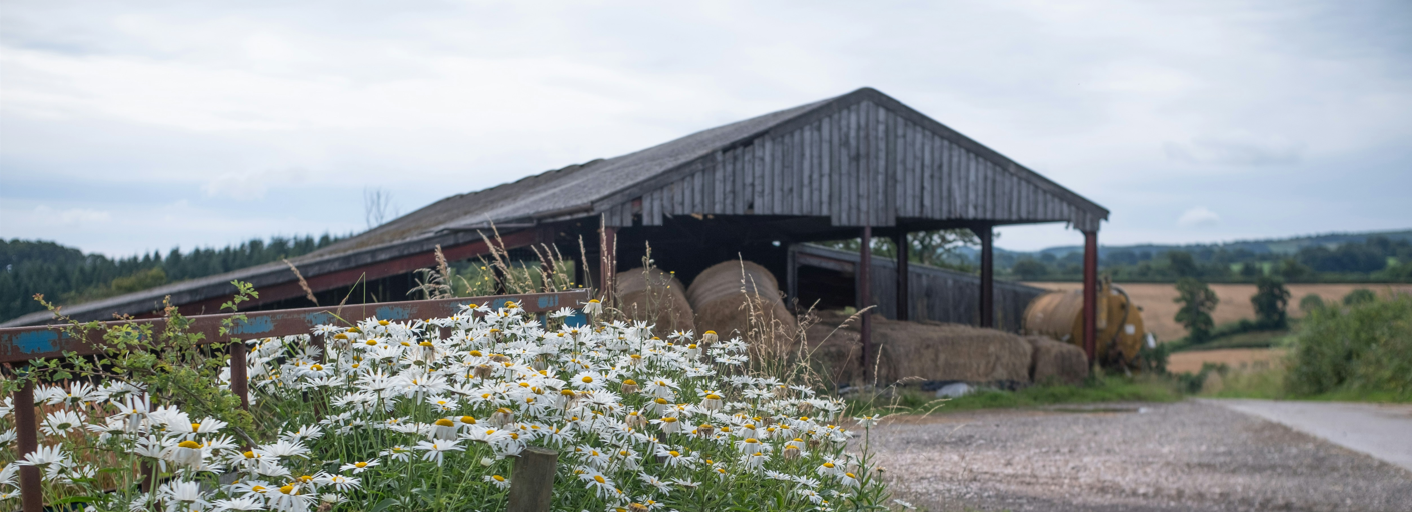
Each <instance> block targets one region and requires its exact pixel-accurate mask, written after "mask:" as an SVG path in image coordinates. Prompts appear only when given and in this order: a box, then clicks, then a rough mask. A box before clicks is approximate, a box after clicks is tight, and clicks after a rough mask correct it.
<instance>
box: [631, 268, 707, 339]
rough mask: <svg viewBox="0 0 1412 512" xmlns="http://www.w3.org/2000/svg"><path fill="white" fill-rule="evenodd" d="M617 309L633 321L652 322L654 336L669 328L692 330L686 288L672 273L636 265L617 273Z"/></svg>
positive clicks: (693, 320) (693, 325) (670, 330)
mask: <svg viewBox="0 0 1412 512" xmlns="http://www.w3.org/2000/svg"><path fill="white" fill-rule="evenodd" d="M617 282H618V284H617V286H616V287H615V291H616V293H617V298H618V308H619V309H621V310H622V311H623V313H624V314H626V315H627V316H628V318H631V319H633V320H643V321H646V322H647V323H650V324H653V325H654V326H655V327H654V328H653V331H654V332H655V334H657V335H658V336H661V335H664V334H667V333H670V332H672V331H695V330H696V322H695V318H694V316H695V315H694V314H693V313H692V311H691V304H689V303H687V301H686V295H685V292H686V287H685V286H682V284H681V281H678V280H677V278H676V277H675V276H673V275H672V274H670V273H667V272H664V271H662V270H661V269H658V268H655V267H654V268H650V269H648V268H642V267H638V268H635V269H632V270H625V271H623V272H619V273H618V274H617Z"/></svg>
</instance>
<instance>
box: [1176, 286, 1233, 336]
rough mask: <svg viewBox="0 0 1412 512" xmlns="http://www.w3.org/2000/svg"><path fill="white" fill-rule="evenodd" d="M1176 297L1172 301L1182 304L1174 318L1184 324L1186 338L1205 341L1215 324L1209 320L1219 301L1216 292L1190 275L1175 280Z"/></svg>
mask: <svg viewBox="0 0 1412 512" xmlns="http://www.w3.org/2000/svg"><path fill="white" fill-rule="evenodd" d="M1177 294H1178V297H1177V298H1176V299H1173V302H1176V303H1179V304H1181V305H1182V307H1181V309H1180V310H1178V311H1177V317H1176V320H1177V322H1178V323H1180V324H1182V325H1184V326H1186V330H1187V339H1188V340H1191V341H1192V342H1193V343H1205V342H1207V341H1209V340H1210V339H1211V331H1212V330H1213V329H1215V327H1216V325H1215V323H1214V322H1212V320H1211V312H1212V311H1215V310H1216V304H1219V303H1220V302H1221V299H1220V298H1219V297H1216V292H1213V291H1211V288H1210V287H1209V286H1206V283H1203V282H1201V281H1197V280H1196V279H1192V278H1190V277H1184V278H1181V279H1178V280H1177Z"/></svg>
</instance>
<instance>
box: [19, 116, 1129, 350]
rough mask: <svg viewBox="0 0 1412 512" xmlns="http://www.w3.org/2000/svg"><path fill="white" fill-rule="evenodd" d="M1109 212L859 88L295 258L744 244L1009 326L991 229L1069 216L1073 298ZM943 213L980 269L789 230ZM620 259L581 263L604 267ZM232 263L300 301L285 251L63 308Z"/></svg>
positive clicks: (400, 263) (349, 272)
mask: <svg viewBox="0 0 1412 512" xmlns="http://www.w3.org/2000/svg"><path fill="white" fill-rule="evenodd" d="M1107 218H1108V211H1107V210H1106V209H1104V208H1103V207H1101V206H1099V205H1097V204H1095V203H1093V202H1092V201H1089V200H1087V199H1085V198H1083V197H1081V196H1079V195H1078V194H1076V193H1074V192H1072V191H1070V190H1068V189H1066V188H1064V187H1062V186H1060V185H1058V184H1056V183H1054V182H1052V181H1050V180H1048V179H1046V178H1045V177H1043V176H1041V175H1039V174H1038V173H1036V172H1034V171H1032V170H1030V169H1028V168H1026V167H1024V166H1022V165H1020V164H1018V163H1016V162H1014V161H1012V160H1010V159H1009V158H1007V157H1005V156H1004V155H1001V154H1000V153H998V152H996V151H994V150H992V149H990V148H988V147H986V146H983V145H981V144H980V143H978V142H976V141H974V140H972V139H970V138H968V137H966V136H964V135H962V134H960V133H958V132H956V131H955V130H952V129H951V128H948V127H947V126H946V125H943V124H941V123H940V122H937V121H936V120H933V119H931V118H929V117H927V116H925V115H923V114H922V113H920V112H917V111H916V110H913V109H912V108H910V107H908V106H906V105H904V104H902V103H901V102H899V101H897V100H895V99H893V98H892V97H889V96H887V95H885V94H883V93H881V92H878V91H876V90H874V89H871V88H863V89H859V90H857V91H853V92H851V93H848V94H845V95H842V96H838V97H834V98H829V99H825V100H822V101H818V102H814V103H810V104H807V105H802V106H798V107H795V108H791V109H788V110H782V111H779V112H774V113H770V114H766V115H763V116H759V117H756V118H753V119H747V120H744V121H739V122H736V123H732V124H729V125H725V126H721V127H717V128H712V129H708V130H704V131H701V132H697V133H694V134H691V135H687V136H685V137H682V138H679V139H676V140H673V141H670V142H666V143H663V144H660V145H658V146H654V147H651V148H647V149H644V150H641V151H638V152H635V153H630V154H627V155H622V156H618V157H614V158H608V159H601V160H593V161H590V162H586V163H582V164H577V165H570V166H568V167H564V168H562V169H558V170H553V171H548V172H544V173H541V174H537V175H534V176H530V177H527V178H524V179H521V180H519V181H515V182H513V183H507V184H503V185H499V186H495V187H491V188H488V189H485V190H480V191H475V192H469V193H465V194H460V195H456V196H452V197H448V198H445V199H442V200H440V201H437V202H436V203H433V204H431V205H428V206H426V207H424V208H421V209H419V210H417V211H414V212H412V213H409V214H406V215H404V216H402V217H400V218H397V219H395V220H393V221H391V222H388V223H387V224H384V225H382V226H379V227H377V228H374V229H372V230H369V231H368V232H365V233H363V234H360V235H358V236H355V237H353V238H350V239H348V240H345V241H343V242H340V243H338V244H335V245H333V246H330V247H327V248H324V249H322V250H320V251H318V252H315V253H312V254H309V255H306V256H303V257H300V258H296V259H294V260H292V263H293V264H294V265H296V266H297V267H298V269H299V271H300V272H301V273H302V274H303V276H304V278H306V281H307V284H308V286H309V287H310V288H311V289H312V290H313V292H314V293H315V295H316V297H317V298H318V299H319V300H320V301H328V302H326V303H337V302H338V301H339V300H340V299H341V298H342V297H344V296H345V294H346V293H347V292H348V290H350V288H351V287H352V286H353V285H354V284H355V283H358V284H360V285H363V286H365V287H366V289H372V290H375V293H374V294H373V297H376V298H378V299H379V300H397V299H402V298H406V297H407V295H406V292H407V291H408V290H410V289H411V288H412V286H414V283H413V280H412V277H411V273H412V272H413V271H415V270H416V269H419V268H426V267H430V266H433V265H434V261H433V256H432V251H433V248H434V247H436V246H438V245H439V246H441V247H442V249H443V251H444V253H445V255H446V256H447V258H448V259H451V260H458V259H467V258H474V257H477V256H480V255H484V254H486V252H487V245H486V241H485V240H483V239H482V235H481V233H483V232H486V231H487V230H488V228H490V227H491V225H492V223H493V224H494V226H495V227H496V228H497V229H498V231H499V233H500V236H501V239H502V240H503V243H504V244H505V246H507V247H509V248H520V249H522V250H523V251H522V252H521V253H520V254H521V255H531V254H532V253H530V252H528V248H529V247H530V246H532V245H537V244H553V245H555V246H557V247H559V248H560V249H561V251H562V252H563V253H565V254H572V255H578V254H579V243H580V240H581V239H582V240H584V241H586V248H587V250H588V254H587V258H586V260H587V261H591V262H598V261H600V260H602V259H606V260H611V261H616V262H617V264H616V265H617V267H622V269H625V268H629V267H635V266H638V265H639V263H638V262H639V261H640V259H641V257H642V256H643V253H644V250H645V249H644V247H645V244H646V243H649V242H650V244H651V247H652V254H653V258H654V259H655V261H656V263H657V265H658V266H659V267H662V268H665V269H671V270H674V271H676V273H677V276H678V277H680V278H681V279H682V281H684V282H690V279H691V278H692V277H693V276H695V275H696V274H697V273H699V272H700V271H701V270H703V269H705V268H706V267H708V266H710V265H712V264H715V263H719V262H721V261H726V260H730V259H735V258H745V259H747V260H752V261H755V262H757V263H760V264H762V265H764V266H765V267H767V268H768V269H770V270H771V271H772V272H773V273H774V274H775V275H776V276H778V277H780V278H781V280H782V281H787V282H788V283H789V285H788V288H789V290H788V292H789V293H790V294H791V295H792V296H798V297H799V298H800V299H801V300H802V301H807V300H809V299H811V297H808V296H801V294H805V293H816V292H813V291H810V288H809V287H807V286H806V287H803V288H800V287H799V286H798V283H797V280H796V277H797V276H798V275H799V269H800V268H804V267H808V268H811V269H815V268H824V269H826V270H827V269H828V267H827V266H824V267H820V265H821V264H823V263H827V262H826V261H825V260H829V261H832V262H833V265H834V267H836V268H835V270H837V271H839V272H843V270H838V269H840V268H843V267H845V266H846V267H849V270H847V272H850V273H851V275H852V276H853V277H852V279H853V283H854V284H853V286H854V289H853V290H846V291H845V290H834V291H832V292H818V293H832V294H833V295H838V294H839V293H843V294H852V296H854V297H856V299H855V301H856V304H855V305H856V306H860V307H861V306H865V305H879V306H881V307H880V309H879V310H878V312H879V313H880V314H884V315H887V316H889V317H893V318H900V319H907V318H929V319H936V320H944V321H960V322H965V323H974V324H977V325H981V326H995V325H997V311H999V312H1000V313H999V315H1000V320H1001V321H1003V323H1004V324H1005V325H1004V327H1006V328H1011V329H1013V328H1015V327H1016V324H1015V323H1014V322H1017V321H1018V319H1019V315H1018V314H1017V313H1016V311H1017V309H1016V308H1020V309H1019V310H1018V311H1023V304H1022V302H1027V301H1026V300H1025V299H1024V297H1025V296H1026V295H1025V294H1027V293H1033V292H1032V290H1033V289H1030V288H1028V287H1022V286H1018V285H1011V284H1000V285H997V284H996V283H995V282H994V279H993V276H992V275H993V272H992V270H993V260H992V258H991V257H990V255H991V243H990V242H991V232H992V229H993V228H994V227H995V226H1000V225H1010V224H1031V223H1050V222H1063V223H1067V225H1068V226H1069V227H1070V228H1072V229H1075V230H1078V231H1080V232H1082V233H1083V234H1084V237H1085V244H1086V245H1085V246H1086V252H1085V260H1084V261H1085V267H1084V276H1085V294H1086V297H1085V299H1086V301H1088V302H1087V303H1088V304H1092V301H1093V300H1094V296H1095V295H1094V293H1095V281H1096V266H1097V233H1098V229H1099V227H1100V223H1101V222H1102V221H1103V220H1105V219H1107ZM943 228H967V229H970V230H972V231H974V232H975V233H977V234H978V235H979V237H980V238H981V240H982V251H981V255H982V257H981V272H980V275H979V276H966V275H953V274H950V273H946V272H944V271H939V270H937V269H920V270H919V269H909V268H908V267H909V265H908V263H907V259H906V254H905V251H902V254H900V255H899V256H898V258H897V260H896V261H888V262H874V261H872V257H871V255H870V254H869V253H867V252H866V251H864V252H862V253H861V254H856V255H851V256H850V257H843V256H842V255H839V254H836V253H831V252H827V251H826V250H822V249H819V248H813V247H809V246H806V245H800V244H804V243H806V242H811V241H822V240H840V239H848V238H859V237H862V238H863V239H864V240H865V241H867V240H871V238H872V237H875V236H884V237H893V238H894V239H896V238H899V237H904V236H905V235H906V233H909V232H914V231H923V230H933V229H943ZM600 237H602V238H604V239H607V240H609V241H610V243H608V244H607V247H609V248H610V249H609V250H610V251H616V254H612V255H610V256H615V258H600V256H602V255H601V254H599V244H598V243H596V242H597V241H598V240H599V239H600ZM864 246H865V247H866V244H864ZM899 246H900V247H904V248H905V247H906V244H899ZM514 254H516V253H515V252H513V251H512V255H514ZM821 262H822V263H821ZM801 265H802V267H801ZM617 267H615V266H610V265H606V264H605V265H603V266H602V268H592V269H588V270H589V271H590V272H589V273H590V274H592V275H593V276H594V279H595V281H597V282H599V283H601V282H602V279H603V276H605V275H607V276H609V278H610V279H611V276H612V274H613V273H614V272H616V271H618V270H620V268H617ZM934 270H935V271H934ZM806 272H807V271H806ZM909 276H910V277H909ZM233 279H239V280H243V281H248V282H251V283H253V284H254V285H255V287H256V289H257V290H259V292H260V299H259V301H258V302H257V303H256V304H254V305H253V306H255V307H257V308H264V309H274V308H289V307H304V306H310V305H312V304H310V302H309V300H308V299H307V298H305V295H306V293H305V291H304V289H303V287H301V285H300V284H299V282H298V280H297V278H296V276H295V275H294V273H293V272H292V271H291V270H290V268H289V267H288V266H286V265H285V264H283V263H273V264H268V265H262V266H257V267H251V268H247V269H243V270H239V271H236V272H231V273H227V274H223V275H217V276H210V277H206V278H201V279H194V280H190V281H185V282H180V283H173V284H168V285H166V286H162V287H159V288H155V289H151V290H146V291H142V292H137V293H132V294H127V295H123V296H118V297H113V298H109V299H105V300H100V301H96V302H92V303H86V304H78V305H73V306H69V307H66V308H65V310H64V311H65V312H66V313H67V314H70V315H72V316H73V317H74V318H76V319H79V320H90V319H110V318H112V315H114V314H127V315H137V316H142V315H150V314H153V313H154V312H155V311H157V310H159V308H160V305H161V302H162V299H163V297H167V296H170V297H171V301H172V303H173V304H174V305H177V306H179V307H180V308H181V310H182V312H184V313H187V314H199V313H202V312H207V313H210V312H215V311H217V309H218V307H219V304H220V303H221V302H223V301H225V300H228V298H229V296H230V294H231V293H232V292H233V287H232V286H231V285H230V284H229V282H230V281H231V280H233ZM845 285H846V283H845ZM997 290H998V293H999V297H1000V300H999V301H998V303H999V304H998V305H999V306H1000V307H997ZM879 293H881V295H880V294H879ZM813 298H818V297H813ZM1088 311H1093V308H1092V307H1090V308H1088ZM49 321H52V318H51V317H50V315H49V314H48V313H36V314H31V315H27V316H24V317H21V318H18V319H15V320H12V321H10V322H7V323H6V324H5V325H6V326H18V325H34V324H42V323H45V322H49ZM864 321H865V325H866V322H867V319H866V317H865V319H864ZM1093 322H1094V319H1093V318H1092V316H1089V317H1088V318H1086V319H1085V326H1086V328H1087V330H1086V331H1085V332H1086V333H1088V334H1087V335H1086V340H1087V342H1088V347H1089V350H1090V354H1092V340H1093V335H1092V332H1093V325H1094V323H1093ZM864 332H865V333H866V332H867V330H866V328H865V329H864ZM865 338H866V334H865Z"/></svg>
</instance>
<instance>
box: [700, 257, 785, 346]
mask: <svg viewBox="0 0 1412 512" xmlns="http://www.w3.org/2000/svg"><path fill="white" fill-rule="evenodd" d="M742 281H744V282H743V283H742ZM779 286H780V285H779V281H777V280H776V279H775V276H774V274H771V273H770V271H769V270H768V269H766V268H765V267H762V266H760V265H759V264H756V263H754V262H750V261H745V262H742V261H739V260H732V261H726V262H723V263H718V264H716V265H713V266H711V267H710V268H707V269H706V270H704V271H702V272H701V274H700V275H698V276H696V279H693V280H692V281H691V286H690V287H689V288H687V290H686V299H687V302H688V303H689V304H691V309H692V310H693V311H695V312H696V327H697V329H700V330H701V332H705V331H708V330H710V331H716V334H718V335H719V336H720V337H721V339H728V338H731V337H733V336H740V337H743V338H744V337H747V336H749V334H750V329H751V322H750V320H751V318H750V315H751V313H750V312H751V311H752V310H753V311H754V312H755V315H756V318H755V320H756V322H757V324H756V325H757V326H760V327H766V328H769V329H771V330H773V331H775V332H772V333H757V334H756V336H766V335H768V336H769V337H770V338H771V339H775V340H780V339H790V338H792V337H793V334H794V331H795V329H797V328H798V327H797V324H796V323H795V319H794V315H793V314H790V312H789V309H788V308H786V307H785V305H784V301H783V300H782V299H781V294H780V291H779ZM752 302H753V304H750V303H752Z"/></svg>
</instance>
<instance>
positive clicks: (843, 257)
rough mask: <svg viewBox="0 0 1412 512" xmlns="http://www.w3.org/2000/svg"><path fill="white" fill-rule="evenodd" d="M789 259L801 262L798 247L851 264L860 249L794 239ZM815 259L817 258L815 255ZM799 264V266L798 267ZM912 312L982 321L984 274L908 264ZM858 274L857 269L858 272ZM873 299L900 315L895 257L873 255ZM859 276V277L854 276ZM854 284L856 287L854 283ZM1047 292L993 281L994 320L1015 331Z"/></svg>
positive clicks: (918, 316) (841, 265) (881, 309)
mask: <svg viewBox="0 0 1412 512" xmlns="http://www.w3.org/2000/svg"><path fill="white" fill-rule="evenodd" d="M790 252H791V257H790V258H789V261H790V265H797V264H809V263H799V262H800V261H801V259H800V258H798V257H796V256H794V255H795V254H797V253H805V254H808V255H811V256H816V257H820V258H826V259H829V260H833V261H834V262H837V263H838V266H832V265H829V266H826V265H819V266H820V267H823V268H830V269H833V270H843V269H847V270H850V271H851V270H853V269H855V268H856V265H857V264H858V253H856V252H851V251H839V250H834V249H827V248H823V247H819V246H816V245H808V244H796V245H794V246H791V247H790ZM816 261H817V260H816ZM796 268H797V267H796ZM907 268H908V270H909V272H908V274H909V281H908V282H907V295H908V297H909V299H908V303H909V306H910V309H911V311H910V315H909V318H911V319H913V320H935V321H938V322H949V323H958V324H967V325H977V324H978V323H979V322H980V301H979V299H978V297H980V281H981V279H980V277H979V276H974V275H971V274H966V273H963V272H956V271H954V270H946V269H941V268H936V267H930V266H926V265H920V264H916V263H913V264H911V265H908V266H907ZM797 275H798V274H797V272H796V271H795V268H790V269H789V275H788V276H786V280H787V281H788V282H787V283H786V286H787V289H789V290H795V289H796V288H795V286H794V283H793V281H794V279H796V276H797ZM854 275H855V276H856V275H857V273H856V272H855V274H854ZM870 275H871V277H872V278H871V279H870V281H871V282H872V286H871V287H870V288H871V292H872V296H873V297H872V300H870V301H868V302H867V303H869V304H876V305H877V309H876V311H877V313H878V314H880V315H882V316H884V317H887V318H897V262H895V261H893V260H891V259H888V258H877V257H874V258H873V267H872V272H871V274H870ZM855 279H856V278H855ZM855 290H856V287H855ZM1044 293H1045V290H1043V289H1040V288H1035V287H1033V286H1025V285H1023V284H1019V283H1011V282H1005V281H996V282H995V325H996V327H997V328H999V329H1002V330H1006V331H1011V332H1016V331H1019V330H1020V327H1021V322H1022V321H1023V320H1024V314H1025V308H1026V307H1027V306H1029V303H1030V301H1032V300H1034V298H1035V297H1038V296H1040V295H1042V294H1044Z"/></svg>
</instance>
